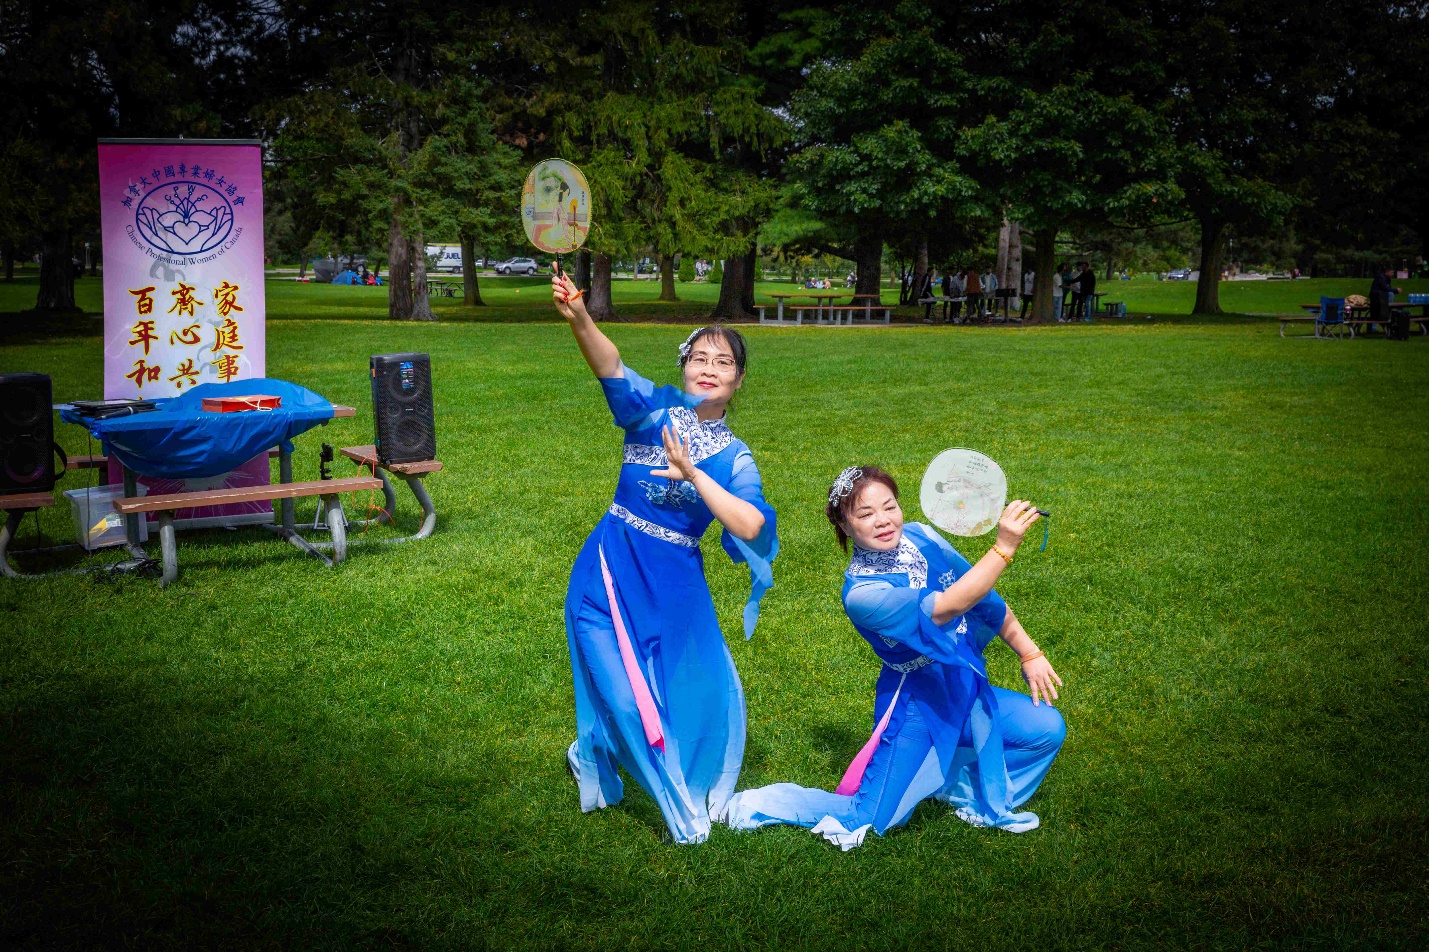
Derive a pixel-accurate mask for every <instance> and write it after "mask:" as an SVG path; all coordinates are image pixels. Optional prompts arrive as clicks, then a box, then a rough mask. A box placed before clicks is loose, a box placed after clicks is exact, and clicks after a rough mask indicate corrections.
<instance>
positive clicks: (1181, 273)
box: [1166, 268, 1191, 281]
mask: <svg viewBox="0 0 1429 952" xmlns="http://www.w3.org/2000/svg"><path fill="white" fill-rule="evenodd" d="M1166 280H1167V281H1189V280H1191V269H1190V268H1177V269H1176V270H1175V271H1168V272H1166Z"/></svg>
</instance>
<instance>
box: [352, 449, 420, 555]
mask: <svg viewBox="0 0 1429 952" xmlns="http://www.w3.org/2000/svg"><path fill="white" fill-rule="evenodd" d="M342 455H343V456H345V457H347V458H348V459H350V460H352V461H353V462H354V463H356V464H357V465H358V466H359V467H366V468H367V470H368V472H369V473H371V474H372V476H374V477H376V478H377V479H379V480H380V481H381V482H382V501H383V502H384V503H385V504H386V505H385V507H384V508H383V510H382V511H381V512H380V513H378V514H377V515H376V516H374V517H373V519H372V520H371V521H373V522H388V523H390V522H391V521H392V513H393V511H394V510H395V509H396V508H397V493H396V491H395V490H394V489H393V488H392V481H391V480H389V479H388V478H387V474H388V473H396V474H397V475H398V476H400V477H401V478H402V480H403V481H404V482H405V483H406V484H407V488H408V489H410V490H412V495H413V496H415V497H416V498H417V504H418V505H419V506H421V507H422V527H421V528H420V529H418V530H417V531H416V533H414V534H413V535H409V536H402V537H401V538H400V539H385V540H383V541H386V542H406V541H408V540H410V539H425V538H426V537H427V536H429V535H431V534H432V530H434V529H435V528H436V527H437V510H436V507H435V506H433V505H432V499H431V497H430V496H428V495H427V489H426V487H425V486H423V485H422V477H423V476H425V475H426V474H428V473H439V472H441V470H442V464H441V462H440V461H438V460H434V459H428V460H420V461H418V462H413V463H384V462H382V461H381V460H380V459H378V457H377V447H376V446H348V447H345V448H343V450H342Z"/></svg>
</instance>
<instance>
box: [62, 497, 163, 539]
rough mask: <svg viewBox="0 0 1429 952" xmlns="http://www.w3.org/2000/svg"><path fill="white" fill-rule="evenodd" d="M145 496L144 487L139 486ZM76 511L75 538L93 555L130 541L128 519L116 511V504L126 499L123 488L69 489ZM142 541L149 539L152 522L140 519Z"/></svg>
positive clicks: (71, 503) (70, 499)
mask: <svg viewBox="0 0 1429 952" xmlns="http://www.w3.org/2000/svg"><path fill="white" fill-rule="evenodd" d="M139 494H140V495H143V494H144V487H142V486H140V487H139ZM65 498H67V499H68V500H69V504H70V509H71V510H72V511H73V512H74V535H75V538H76V539H77V540H79V544H80V545H82V546H84V547H85V549H86V550H88V551H90V552H93V551H94V550H95V549H103V548H105V547H106V546H111V545H123V544H124V543H125V542H127V541H128V537H127V536H126V535H125V533H124V517H123V516H121V515H120V514H119V513H117V512H115V511H114V501H115V500H116V499H123V498H124V487H123V486H94V487H92V488H88V489H66V490H65ZM137 521H138V523H139V541H140V542H145V541H147V540H148V538H149V523H148V519H147V518H145V517H144V516H140V517H139V519H138V520H137Z"/></svg>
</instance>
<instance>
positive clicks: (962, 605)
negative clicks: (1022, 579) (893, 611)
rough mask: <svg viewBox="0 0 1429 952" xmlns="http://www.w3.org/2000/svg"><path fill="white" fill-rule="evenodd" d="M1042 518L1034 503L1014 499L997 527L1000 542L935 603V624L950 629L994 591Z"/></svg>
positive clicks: (938, 597)
mask: <svg viewBox="0 0 1429 952" xmlns="http://www.w3.org/2000/svg"><path fill="white" fill-rule="evenodd" d="M1038 517H1039V514H1038V512H1037V507H1036V506H1034V505H1032V504H1031V503H1030V502H1024V501H1023V500H1021V499H1014V500H1012V502H1010V503H1008V504H1007V508H1006V509H1005V510H1003V513H1002V518H1001V519H1000V520H999V521H998V523H997V541H996V542H994V543H993V546H992V548H990V549H988V550H987V554H986V555H984V556H983V557H982V558H981V559H979V560H978V561H977V564H976V565H974V566H973V567H972V568H971V569H970V570H969V571H968V572H967V574H966V575H964V576H963V577H962V578H960V579H958V580H957V581H956V582H954V583H953V584H951V585H949V586H948V587H947V588H946V589H944V590H943V591H941V592H939V593H938V595H937V597H936V598H935V599H933V624H935V625H946V624H947V623H948V622H950V621H952V620H953V619H954V618H957V617H958V616H959V615H962V614H966V613H967V611H968V609H970V608H972V607H973V606H974V605H976V604H977V603H978V602H980V601H982V600H983V598H984V597H985V596H986V595H987V593H988V592H990V591H992V588H993V586H994V585H996V584H997V579H998V577H999V576H1000V575H1002V570H1003V569H1005V568H1007V567H1008V566H1009V565H1011V564H1012V556H1013V555H1014V554H1016V552H1017V548H1018V546H1020V545H1022V537H1023V536H1025V535H1027V530H1028V528H1029V527H1030V526H1031V525H1032V523H1034V522H1036V521H1037V519H1038Z"/></svg>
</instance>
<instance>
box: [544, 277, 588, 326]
mask: <svg viewBox="0 0 1429 952" xmlns="http://www.w3.org/2000/svg"><path fill="white" fill-rule="evenodd" d="M554 267H555V266H554V265H552V268H553V269H554ZM551 297H552V299H553V300H554V301H555V303H556V310H558V311H560V312H561V316H562V317H564V318H565V319H566V320H568V321H576V320H580V319H581V318H583V317H585V316H586V309H585V302H584V301H582V300H581V297H582V295H581V291H580V289H579V288H577V287H576V283H575V282H574V281H572V280H571V279H570V276H568V275H564V274H553V275H551Z"/></svg>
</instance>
